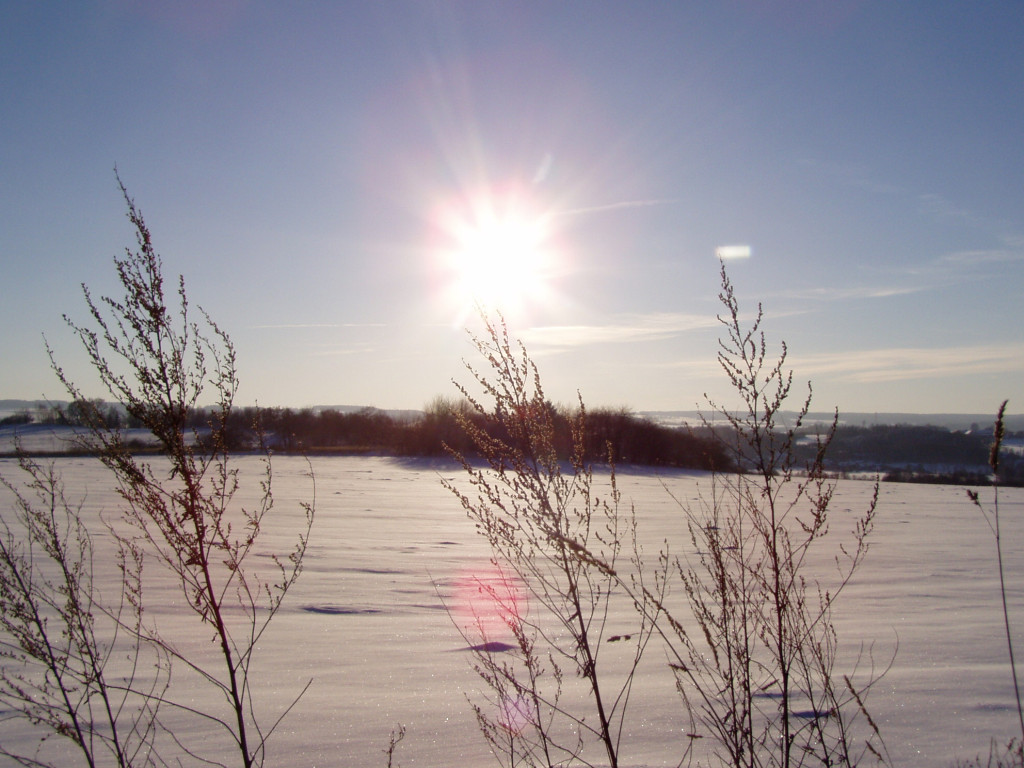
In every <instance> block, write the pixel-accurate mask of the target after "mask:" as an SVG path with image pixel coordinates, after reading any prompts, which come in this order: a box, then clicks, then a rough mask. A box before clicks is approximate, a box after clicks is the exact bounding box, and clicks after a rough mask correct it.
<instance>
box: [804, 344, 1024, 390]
mask: <svg viewBox="0 0 1024 768" xmlns="http://www.w3.org/2000/svg"><path fill="white" fill-rule="evenodd" d="M791 362H792V364H793V367H794V368H795V369H797V370H798V371H799V373H800V375H801V376H805V375H812V374H813V375H825V376H839V375H841V376H843V377H845V378H847V379H849V380H851V381H855V382H863V383H877V382H892V381H905V380H912V379H927V378H933V377H938V376H962V375H965V374H981V373H986V374H987V373H1012V372H1024V344H981V345H975V346H960V347H942V348H936V349H924V348H894V349H870V350H858V351H849V352H835V353H823V354H817V355H801V356H799V357H798V356H794V357H793V358H792V359H791Z"/></svg>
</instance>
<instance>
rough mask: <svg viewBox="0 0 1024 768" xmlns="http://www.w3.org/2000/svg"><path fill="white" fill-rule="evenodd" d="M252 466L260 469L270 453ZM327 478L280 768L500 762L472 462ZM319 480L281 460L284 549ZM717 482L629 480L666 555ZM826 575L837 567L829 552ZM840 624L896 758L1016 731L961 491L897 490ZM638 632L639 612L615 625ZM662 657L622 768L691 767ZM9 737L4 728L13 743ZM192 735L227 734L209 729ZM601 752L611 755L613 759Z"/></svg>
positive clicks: (162, 608)
mask: <svg viewBox="0 0 1024 768" xmlns="http://www.w3.org/2000/svg"><path fill="white" fill-rule="evenodd" d="M56 463H57V466H58V467H59V468H60V469H61V471H62V472H63V475H64V478H65V481H66V484H67V487H68V490H69V492H70V495H71V497H72V498H75V497H78V496H82V495H84V496H85V507H84V509H85V512H86V514H87V515H94V514H98V513H100V512H103V511H105V512H107V513H112V512H113V511H114V510H115V509H116V506H117V500H116V497H115V496H114V494H113V493H112V491H111V486H110V481H109V478H108V477H107V476H106V475H105V474H104V472H103V470H102V468H101V467H100V466H99V464H98V463H97V462H95V461H94V460H91V459H84V458H67V459H58V460H57V462H56ZM241 465H242V466H243V467H245V468H246V470H249V469H255V468H256V460H255V459H251V458H244V459H242V460H241ZM313 469H314V471H315V475H316V505H317V517H316V523H315V526H314V529H313V536H312V541H311V545H310V548H309V552H308V554H307V557H306V563H305V571H304V573H303V575H302V577H301V579H300V580H299V582H298V584H297V586H296V588H295V589H294V591H293V592H292V593H291V594H290V596H289V598H288V602H287V604H286V606H285V609H284V610H283V611H282V613H281V614H280V615H279V616H278V617H277V619H276V620H275V623H274V624H273V625H272V628H271V630H270V632H269V633H268V635H267V636H265V637H264V639H263V640H262V641H261V643H260V647H259V655H258V657H257V659H256V664H255V668H254V675H255V683H256V686H257V688H258V695H260V696H264V697H266V699H265V700H266V701H268V702H270V703H271V707H272V708H274V707H284V706H286V705H287V703H288V702H289V701H290V700H291V698H292V697H294V696H295V695H296V694H298V692H299V691H300V690H301V688H302V686H303V685H305V683H306V681H307V680H309V679H310V678H312V680H313V684H312V686H311V687H310V689H309V690H308V692H307V693H306V694H305V696H304V697H303V698H302V699H301V700H300V701H299V703H298V704H297V705H296V707H295V709H294V710H293V711H292V712H291V714H290V715H289V716H288V718H287V719H286V720H285V721H284V723H283V724H282V726H281V727H280V728H279V730H278V731H277V732H276V733H275V734H274V736H273V739H272V741H271V744H270V749H269V753H268V765H281V766H283V765H287V766H383V765H384V764H385V756H384V754H383V750H384V749H385V748H386V747H387V743H388V735H389V733H390V731H391V729H392V728H393V727H395V725H396V724H398V723H401V724H403V725H404V726H405V727H406V729H407V735H406V737H405V740H404V741H403V742H402V744H401V745H400V747H399V749H398V752H397V753H396V755H397V761H398V762H399V763H400V764H401V765H404V766H407V767H408V766H453V765H458V766H485V765H492V764H494V763H493V760H492V758H490V757H489V755H488V752H487V748H486V746H485V744H484V741H483V738H482V737H481V736H480V735H479V733H478V732H477V729H476V725H475V721H474V718H473V714H472V712H471V710H470V707H469V705H468V703H467V700H466V697H467V696H470V697H472V696H473V694H474V691H476V690H477V688H478V685H477V679H476V677H475V675H474V673H473V672H472V671H471V670H470V668H469V662H470V655H469V654H468V653H467V652H466V650H465V645H466V643H465V641H463V640H462V638H461V637H460V636H459V634H458V633H457V632H456V630H455V629H454V627H453V625H452V623H451V620H450V619H449V618H448V615H447V613H446V611H445V609H444V605H443V603H444V602H447V603H448V604H449V605H452V601H453V600H457V597H456V595H455V590H454V589H453V585H454V584H455V583H456V581H457V580H458V578H459V575H460V574H462V573H465V572H466V571H467V569H472V568H473V567H474V565H475V564H479V563H481V562H482V561H485V560H486V557H487V551H486V548H485V546H484V543H483V542H482V541H481V540H478V539H477V538H476V537H475V534H474V530H473V527H472V524H471V523H470V522H469V520H468V519H467V518H466V517H465V514H464V512H463V511H462V509H461V507H460V506H459V504H458V502H457V501H456V499H455V498H454V497H453V496H452V495H451V494H450V493H449V492H447V491H445V490H444V489H443V488H442V487H441V484H440V480H439V478H440V477H442V476H444V477H458V475H459V470H457V469H456V468H455V467H454V466H452V465H451V464H448V463H444V462H440V463H430V462H426V461H421V460H415V461H402V460H397V459H389V458H383V457H350V458H317V459H314V460H313ZM0 471H2V472H3V473H5V474H6V475H7V476H8V477H16V467H15V466H14V463H13V462H12V461H10V460H4V461H0ZM306 471H307V467H306V464H305V462H304V461H303V460H301V459H297V458H292V457H282V458H278V459H275V460H274V482H275V496H276V498H277V503H278V505H279V509H278V515H279V519H278V520H277V521H276V522H271V523H270V525H269V526H268V527H267V530H266V535H267V536H268V537H270V538H268V539H267V544H268V545H271V546H273V545H274V544H275V542H276V543H278V544H279V546H280V548H281V549H287V543H288V541H289V539H290V538H291V533H293V529H292V526H291V524H290V523H291V521H292V520H298V519H299V515H298V512H297V510H296V509H295V504H294V501H295V500H297V499H302V498H308V497H309V495H310V487H309V480H308V478H306V477H305V473H306ZM707 482H708V481H707V478H706V477H705V476H701V475H695V474H692V473H690V474H688V473H666V474H663V475H658V474H655V473H653V472H650V471H647V470H636V471H629V470H628V469H627V470H620V474H619V485H620V489H621V490H622V492H623V496H624V501H626V502H627V503H632V504H634V505H635V508H636V512H637V515H638V519H639V524H640V527H641V531H642V535H643V538H644V540H645V542H647V551H648V553H649V554H650V555H651V556H653V555H654V553H655V551H656V548H657V546H658V543H659V542H660V541H661V540H663V539H668V540H669V541H671V542H673V548H674V551H676V552H678V553H680V554H685V553H686V551H687V548H688V545H687V541H688V540H687V538H686V537H685V535H684V523H683V519H682V515H681V514H680V512H679V510H678V507H677V506H676V503H675V502H674V501H673V500H672V499H671V498H670V496H669V493H668V492H667V491H666V488H665V487H664V485H663V483H665V484H667V485H668V487H669V488H670V489H671V490H672V493H673V494H674V495H675V496H676V497H677V498H679V499H681V500H684V501H685V500H692V499H694V498H695V497H696V495H697V492H698V486H701V485H704V486H706V484H707ZM870 490H871V485H870V483H868V482H864V481H858V480H847V481H842V482H841V483H840V486H839V490H838V492H837V494H836V496H835V498H834V500H833V505H832V509H833V514H834V515H835V517H834V518H833V523H832V529H833V530H834V531H835V532H836V533H837V534H841V533H842V532H843V531H844V530H846V527H847V526H846V524H845V522H844V516H845V512H844V511H845V510H852V511H853V512H858V511H861V510H863V508H864V505H865V504H866V501H867V499H868V497H869V494H870ZM5 506H6V505H5ZM4 508H5V507H4ZM1001 509H1002V513H1003V520H1004V524H1005V525H1004V531H1003V536H1004V539H1003V540H1004V547H1005V552H1006V553H1007V555H1008V561H1007V572H1008V584H1009V586H1010V589H1011V606H1012V608H1011V609H1012V610H1013V611H1014V614H1013V618H1015V620H1016V621H1017V625H1018V628H1019V629H1018V632H1017V636H1018V638H1020V639H1021V647H1022V649H1024V490H1003V491H1002V495H1001ZM819 566H820V567H821V569H822V573H823V574H825V575H828V574H829V573H830V572H829V571H828V567H829V566H828V561H827V559H823V560H822V562H821V563H818V564H815V566H814V567H819ZM101 568H102V563H101ZM101 579H102V580H101V585H102V587H103V590H104V591H105V592H106V593H107V594H111V593H112V592H113V591H115V590H116V589H118V587H117V582H116V580H114V579H113V575H112V574H110V573H107V572H106V571H104V572H103V574H102V576H101ZM150 599H151V600H152V601H155V603H154V604H152V613H151V615H152V616H154V617H155V618H156V619H157V620H158V621H159V622H161V623H162V624H164V625H165V626H167V627H169V628H170V627H173V626H174V623H175V622H177V621H178V620H177V619H176V616H178V615H181V614H180V613H177V612H176V611H177V609H176V607H175V605H174V602H175V601H179V602H180V597H179V596H177V595H175V593H174V592H173V591H172V590H169V589H168V590H161V589H154V590H153V591H152V592H150ZM835 618H836V624H837V628H838V632H839V639H840V644H841V650H842V651H843V652H844V654H845V659H846V660H847V661H848V662H851V663H852V660H853V659H854V658H855V657H856V656H858V655H860V656H861V658H862V661H861V665H862V667H863V666H865V665H866V664H867V659H868V658H869V656H870V657H873V658H874V660H875V663H876V664H877V665H879V666H885V665H886V664H887V663H888V660H889V659H890V658H891V657H892V655H893V654H894V653H895V654H896V655H895V661H894V662H893V665H892V668H891V669H890V670H889V672H888V673H887V674H886V676H885V677H884V679H883V680H882V681H881V682H879V683H878V685H877V687H876V688H875V689H874V690H873V692H872V694H871V697H870V699H869V702H868V704H869V708H870V710H871V712H872V714H873V716H874V717H875V719H876V721H877V722H878V723H879V725H880V726H881V728H882V732H883V735H884V737H885V739H886V746H887V747H888V749H889V752H890V754H891V756H892V758H893V762H894V764H896V765H900V766H948V765H950V764H951V763H952V762H953V761H954V759H956V758H958V757H959V758H966V757H972V756H975V755H977V754H979V753H982V752H986V751H987V749H988V745H989V741H990V739H992V738H996V739H998V740H1000V741H1005V740H1006V739H1008V738H1009V737H1010V736H1012V735H1013V734H1014V732H1015V730H1014V729H1015V724H1016V715H1015V710H1014V709H1013V708H1012V707H1013V700H1012V696H1013V691H1012V684H1011V680H1010V675H1009V671H1008V664H1007V658H1006V647H1005V637H1004V634H1003V625H1002V614H1001V611H1000V606H999V594H998V573H997V571H996V566H995V560H994V544H993V538H992V534H991V533H990V531H989V529H988V528H987V526H986V525H985V523H984V521H983V519H982V518H981V516H980V514H979V513H978V511H977V510H976V509H974V508H973V507H972V506H971V505H970V504H969V503H968V501H967V499H966V496H965V493H964V490H963V489H962V488H953V487H946V486H917V485H914V486H911V485H897V484H887V485H883V486H882V491H881V497H880V509H879V515H878V523H877V527H876V532H875V536H874V539H873V545H872V550H871V552H870V554H869V556H868V560H867V563H866V565H865V567H864V569H863V570H862V571H861V573H860V575H859V576H858V577H857V578H856V580H855V582H854V583H853V584H852V585H851V586H850V587H849V589H848V591H847V592H846V593H844V595H843V599H842V600H841V602H840V605H839V609H838V613H837V615H836V617H835ZM188 621H190V622H191V621H192V618H191V616H189V618H188ZM629 628H630V617H629V615H628V612H625V611H624V612H622V613H620V614H616V615H614V616H613V617H612V620H611V623H610V625H609V627H608V632H609V634H615V633H617V632H618V631H620V630H621V631H629ZM190 637H191V642H193V643H194V644H195V653H196V654H199V655H203V654H206V653H210V652H211V651H212V650H213V649H212V646H211V644H210V643H209V642H208V640H207V638H206V637H205V636H201V635H197V634H195V633H192V634H191V636H190ZM182 642H187V640H185V641H182ZM897 646H898V647H897ZM663 662H664V657H663V656H662V655H661V654H660V652H658V651H657V650H653V651H652V652H650V653H649V655H648V657H647V662H646V664H645V666H644V668H643V670H642V675H641V680H640V683H639V686H638V688H637V689H636V690H635V691H634V694H633V700H632V701H633V704H632V708H631V710H630V715H629V716H628V722H629V723H631V725H630V727H629V728H628V735H627V737H626V746H625V747H624V748H623V752H622V755H623V757H624V761H623V764H624V765H628V766H669V765H675V764H676V763H677V762H678V759H679V758H678V754H679V745H680V744H682V743H683V741H684V738H683V737H684V736H685V733H684V731H683V729H684V728H686V723H685V722H684V720H683V718H682V716H681V714H682V713H681V707H680V704H679V700H678V698H677V697H676V695H675V693H674V690H673V682H672V679H671V676H670V675H669V674H667V672H666V671H665V669H664V664H663ZM843 671H845V669H844V670H843ZM189 695H190V696H192V695H194V696H195V701H196V703H197V704H202V703H203V701H204V700H206V701H208V700H209V698H208V697H207V696H206V694H205V693H204V692H203V691H202V690H201V689H199V688H196V689H195V690H194V691H189ZM11 728H12V725H11V723H10V722H8V723H0V736H2V738H3V739H4V741H5V743H9V742H8V738H9V737H10V729H11ZM17 728H21V729H23V728H24V726H21V725H19V726H17ZM189 737H190V738H192V739H195V740H197V741H206V740H207V739H213V738H214V736H213V735H212V733H204V732H203V731H202V730H201V729H194V730H191V731H190V732H189ZM593 757H594V759H595V761H596V762H600V760H599V758H598V757H597V754H596V750H595V754H594V755H593Z"/></svg>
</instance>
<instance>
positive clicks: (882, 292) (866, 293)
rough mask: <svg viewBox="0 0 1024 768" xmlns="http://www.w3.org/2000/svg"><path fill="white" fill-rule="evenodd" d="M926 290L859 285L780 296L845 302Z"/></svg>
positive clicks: (918, 287) (896, 286) (912, 287)
mask: <svg viewBox="0 0 1024 768" xmlns="http://www.w3.org/2000/svg"><path fill="white" fill-rule="evenodd" d="M923 290H926V288H925V286H921V285H859V286H842V287H841V286H823V287H821V288H805V289H800V290H796V289H795V290H791V291H784V292H783V293H782V296H783V297H785V298H787V299H800V300H805V301H846V300H855V299H884V298H888V297H890V296H905V295H907V294H911V293H919V292H920V291H923Z"/></svg>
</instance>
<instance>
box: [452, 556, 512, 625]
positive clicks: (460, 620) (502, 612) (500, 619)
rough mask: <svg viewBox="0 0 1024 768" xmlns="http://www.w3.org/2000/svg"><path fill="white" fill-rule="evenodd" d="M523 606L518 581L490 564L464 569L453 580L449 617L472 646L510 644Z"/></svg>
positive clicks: (505, 571)
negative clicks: (450, 615) (450, 616)
mask: <svg viewBox="0 0 1024 768" xmlns="http://www.w3.org/2000/svg"><path fill="white" fill-rule="evenodd" d="M526 604H527V592H526V585H525V584H523V581H522V579H520V578H519V577H518V576H517V575H516V574H514V573H511V572H510V571H508V569H506V568H502V567H501V566H498V565H495V564H493V563H490V564H487V565H483V566H481V567H479V568H469V569H466V570H464V571H462V572H461V573H459V575H458V576H457V577H456V579H455V584H454V594H453V597H452V616H453V617H454V618H455V621H456V623H457V625H458V627H459V629H460V630H462V632H463V634H464V635H465V636H466V638H467V639H468V640H470V641H471V644H472V645H487V644H489V643H498V642H502V641H505V642H508V641H513V642H514V641H515V632H516V630H517V629H518V627H519V624H520V622H521V621H522V618H523V617H524V616H525V615H526Z"/></svg>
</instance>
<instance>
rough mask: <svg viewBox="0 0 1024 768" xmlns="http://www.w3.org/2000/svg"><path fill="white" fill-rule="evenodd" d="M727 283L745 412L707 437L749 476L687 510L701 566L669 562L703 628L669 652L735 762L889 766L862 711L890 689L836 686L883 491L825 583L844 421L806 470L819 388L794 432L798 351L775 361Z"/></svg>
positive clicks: (728, 416) (682, 636) (690, 629)
mask: <svg viewBox="0 0 1024 768" xmlns="http://www.w3.org/2000/svg"><path fill="white" fill-rule="evenodd" d="M721 284H722V291H721V293H720V295H719V298H720V300H721V302H722V304H723V305H724V308H725V312H724V314H723V315H721V316H719V320H720V322H721V323H722V325H723V327H724V329H725V333H724V338H721V339H720V340H719V347H720V348H719V355H718V359H719V363H720V364H721V366H722V368H723V369H724V370H725V372H726V374H727V376H728V378H729V381H730V383H731V384H732V388H733V390H734V392H735V393H736V394H737V395H738V396H739V398H740V401H741V402H742V404H743V406H742V408H741V410H740V411H730V410H728V409H725V408H721V407H719V406H718V405H717V404H715V403H713V402H710V401H709V404H710V406H711V408H712V409H713V410H714V411H715V412H716V413H718V414H721V415H722V416H723V417H724V420H725V424H724V425H722V424H720V423H719V424H715V425H711V424H710V423H708V422H705V426H706V427H712V426H713V432H714V433H715V434H716V435H717V436H718V439H720V440H722V441H723V446H724V447H725V448H727V449H728V451H729V453H730V454H731V456H732V458H733V460H734V463H735V466H737V467H740V468H741V469H740V470H739V471H738V472H736V473H735V474H733V475H730V476H724V475H719V474H714V475H713V476H712V483H711V488H710V492H709V495H705V496H704V497H703V498H702V500H701V503H700V504H699V505H698V507H697V508H691V507H688V506H686V505H684V504H682V503H681V504H680V507H681V508H682V509H683V510H684V511H685V513H686V515H687V518H688V525H689V530H690V536H691V543H692V545H693V547H694V549H695V550H696V553H697V554H696V556H695V558H677V557H673V556H671V555H670V554H669V552H668V551H665V552H664V553H663V555H662V557H663V561H665V562H671V563H672V564H674V567H675V570H676V573H677V575H678V578H679V581H680V583H681V584H682V586H683V588H684V590H685V592H686V595H687V598H688V601H689V604H690V608H691V611H692V613H693V619H694V620H695V621H694V623H691V622H690V621H689V620H687V619H685V618H682V617H674V618H673V620H672V621H670V622H666V623H665V624H666V626H669V627H671V628H672V630H673V632H672V634H671V636H670V637H669V638H668V641H669V645H670V646H671V647H672V648H673V649H674V652H675V653H676V654H677V661H676V663H674V664H673V669H674V670H675V672H676V676H677V680H678V687H679V690H680V692H681V694H682V696H683V698H684V700H685V701H686V703H687V705H688V707H689V708H690V709H691V711H692V712H693V713H694V716H695V718H696V719H697V721H698V722H700V723H701V724H702V726H703V728H705V729H707V731H708V732H710V734H711V735H712V736H714V738H715V740H716V742H717V744H718V750H716V754H717V758H718V760H719V761H720V762H721V763H722V764H725V765H730V766H735V768H741V766H746V767H749V768H755V767H760V766H780V767H782V768H790V767H791V766H800V765H823V766H824V765H829V766H833V765H847V766H850V765H857V764H858V763H859V762H860V761H861V760H863V759H865V758H867V757H869V756H871V757H874V758H877V759H879V760H883V758H882V755H883V754H884V747H883V746H882V743H881V737H880V734H879V733H878V730H877V727H875V726H874V724H873V721H872V720H871V719H870V717H869V716H867V713H866V710H865V708H864V703H863V699H864V696H865V693H866V690H867V688H869V687H870V685H871V683H872V682H874V680H875V679H877V678H876V677H875V676H874V675H873V674H872V676H871V678H870V679H868V680H867V681H866V682H865V683H864V684H862V685H861V686H860V687H855V686H854V685H853V684H852V683H851V682H850V678H849V677H842V678H840V677H837V675H836V671H835V662H836V655H837V649H838V638H837V636H836V631H835V627H834V625H833V623H832V611H833V606H834V603H835V601H836V599H837V597H838V596H839V594H840V593H841V592H842V591H843V589H844V588H845V586H846V585H847V584H848V583H849V581H850V579H851V577H852V575H853V574H854V572H855V571H856V570H857V568H858V567H859V566H860V565H861V563H862V561H863V559H864V556H865V555H866V553H867V549H868V537H869V535H870V533H871V530H872V527H873V524H874V519H875V511H876V504H877V498H878V485H877V482H876V484H875V490H874V495H873V497H872V499H871V501H870V502H869V505H868V508H867V509H866V510H865V511H864V512H863V513H862V514H861V515H859V516H858V517H857V518H856V519H855V520H854V522H853V530H852V532H851V542H850V543H848V544H846V545H842V544H840V545H838V546H835V548H834V564H835V566H836V572H835V574H834V575H833V577H832V578H831V579H827V581H829V582H830V583H831V586H825V582H826V575H825V574H822V573H820V572H818V573H816V572H812V570H811V569H812V566H811V563H810V562H809V561H810V558H811V555H812V552H813V551H815V550H817V549H819V548H820V546H821V545H822V544H824V543H825V540H826V537H827V535H828V533H829V504H830V502H831V499H832V494H833V492H834V489H835V487H834V484H833V483H832V482H831V481H829V480H828V479H827V478H826V475H825V471H824V456H825V451H826V449H827V448H828V444H829V442H830V440H831V438H832V435H833V434H834V431H835V426H836V423H837V419H838V414H837V415H836V417H834V418H833V421H832V424H831V427H830V428H829V429H828V430H827V431H826V432H825V434H824V435H819V436H818V438H817V451H816V455H815V458H814V459H813V461H812V462H811V463H810V464H809V466H807V467H805V468H800V467H798V466H797V461H796V458H795V452H794V449H795V446H796V441H797V439H798V432H797V430H799V429H800V427H801V425H802V424H803V422H804V419H806V417H807V414H808V412H809V410H810V401H811V400H810V388H809V387H808V395H807V398H806V399H805V400H804V402H803V404H802V406H801V407H800V408H799V410H798V412H797V415H796V418H795V421H794V423H793V424H792V425H790V426H786V425H785V424H783V423H782V411H783V407H784V405H785V403H786V402H787V398H788V397H789V394H790V389H791V386H792V373H791V372H789V371H787V370H786V368H785V362H786V347H785V344H783V345H782V351H781V354H780V355H779V357H778V358H777V359H775V360H772V359H771V358H770V357H769V355H768V347H767V342H766V339H765V336H764V333H763V332H762V331H761V328H760V326H761V321H762V313H761V309H760V307H759V308H758V313H757V315H756V317H755V319H754V321H753V322H752V324H751V325H750V327H744V324H743V322H742V321H741V315H740V310H739V305H738V301H737V299H736V295H735V291H734V289H733V286H732V283H731V282H730V280H729V277H728V275H727V274H726V271H725V266H724V264H723V265H722V270H721ZM801 470H802V471H801ZM694 624H695V626H694ZM844 681H845V682H844ZM862 716H864V717H863V720H864V721H866V724H867V734H866V737H865V738H864V739H863V740H858V739H857V738H856V737H855V734H854V730H853V728H852V726H853V724H854V722H855V721H857V720H859V719H862Z"/></svg>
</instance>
